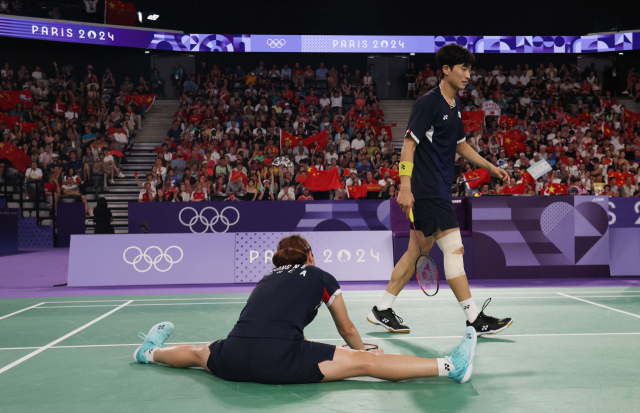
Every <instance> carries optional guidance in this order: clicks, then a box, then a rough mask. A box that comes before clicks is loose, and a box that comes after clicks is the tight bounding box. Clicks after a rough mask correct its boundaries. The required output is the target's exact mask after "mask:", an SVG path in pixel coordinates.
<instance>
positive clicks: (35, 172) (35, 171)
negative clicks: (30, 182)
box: [25, 162, 42, 179]
mask: <svg viewBox="0 0 640 413" xmlns="http://www.w3.org/2000/svg"><path fill="white" fill-rule="evenodd" d="M25 176H26V177H27V179H42V169H40V168H38V163H37V162H31V167H30V168H27V172H25Z"/></svg>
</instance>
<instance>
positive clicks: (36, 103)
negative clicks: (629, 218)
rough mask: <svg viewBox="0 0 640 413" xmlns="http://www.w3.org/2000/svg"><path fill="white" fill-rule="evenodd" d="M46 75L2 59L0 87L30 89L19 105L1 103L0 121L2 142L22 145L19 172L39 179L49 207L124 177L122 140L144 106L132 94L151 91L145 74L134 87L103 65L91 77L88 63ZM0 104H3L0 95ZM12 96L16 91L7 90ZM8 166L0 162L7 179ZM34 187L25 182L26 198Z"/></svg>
mask: <svg viewBox="0 0 640 413" xmlns="http://www.w3.org/2000/svg"><path fill="white" fill-rule="evenodd" d="M53 68H54V69H55V72H53V73H49V74H47V73H46V72H45V71H44V70H43V69H42V68H41V67H40V66H35V67H32V68H27V67H25V66H21V67H19V68H15V69H14V67H12V65H11V64H10V63H5V64H4V67H3V69H2V70H1V71H0V76H1V81H2V86H1V89H2V92H14V91H21V92H25V91H29V92H31V95H30V96H29V95H24V94H23V95H22V96H24V98H22V97H21V99H22V100H21V102H22V103H17V104H15V103H12V104H11V105H10V106H12V107H13V109H9V110H5V108H4V107H3V108H2V109H3V113H2V119H0V133H2V139H1V141H2V142H3V143H4V144H13V145H15V146H17V147H18V148H20V149H22V150H23V151H24V152H25V153H26V154H27V155H28V156H29V157H31V160H32V164H31V166H30V167H29V168H28V169H27V170H26V172H25V174H24V178H25V179H26V183H29V182H37V181H40V182H44V185H43V188H44V192H45V194H46V197H47V200H48V201H49V203H50V205H51V206H52V207H54V208H55V205H56V203H57V202H58V201H59V200H60V199H63V198H65V199H66V200H68V198H73V199H77V200H78V201H82V202H84V203H85V213H86V215H87V216H89V215H90V212H91V211H90V209H89V207H88V203H87V200H86V197H85V195H86V193H87V191H89V190H91V191H94V190H95V191H96V192H97V191H100V190H102V188H106V187H108V185H109V184H114V183H115V181H114V178H116V177H120V178H123V177H124V174H122V172H121V171H120V169H119V165H120V163H121V161H122V158H123V155H124V152H126V148H127V145H128V143H129V140H130V139H131V138H132V137H133V136H134V135H135V133H136V130H137V129H139V128H140V127H141V126H142V125H141V121H142V118H144V114H145V111H146V106H145V105H142V106H140V105H139V104H138V103H137V102H136V100H135V99H131V96H129V95H132V94H145V93H147V92H148V91H149V90H150V89H149V86H148V84H147V83H146V82H145V81H144V80H142V79H141V80H140V82H139V83H138V84H136V85H134V84H133V82H132V81H131V80H130V79H129V77H128V76H126V75H123V76H122V77H120V78H118V76H116V75H115V74H114V73H112V72H111V71H110V70H109V69H106V70H105V71H104V73H102V74H101V75H100V77H98V76H97V75H96V74H95V73H94V71H93V67H92V66H91V65H89V66H87V67H86V69H83V70H82V71H76V70H74V69H73V68H71V67H69V66H67V67H64V68H59V67H58V66H57V65H56V64H55V63H54V66H53ZM2 92H0V95H1V96H0V102H2V104H4V105H5V106H6V105H8V104H9V103H10V102H9V103H8V102H7V101H6V100H4V99H5V95H8V94H5V93H2ZM14 96H15V95H14ZM8 166H9V165H8V164H7V163H6V162H0V178H3V179H4V178H6V177H7V171H8ZM34 187H35V186H34V185H26V189H27V195H28V196H29V197H30V198H33V197H34V195H35V193H34V191H33V189H31V191H29V188H34Z"/></svg>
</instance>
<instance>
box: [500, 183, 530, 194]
mask: <svg viewBox="0 0 640 413" xmlns="http://www.w3.org/2000/svg"><path fill="white" fill-rule="evenodd" d="M525 192H527V184H526V182H523V183H521V184H519V185H516V186H505V187H504V188H502V191H500V193H501V194H514V195H518V194H520V195H522V194H524V193H525Z"/></svg>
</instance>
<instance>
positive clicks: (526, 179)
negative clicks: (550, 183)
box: [522, 172, 536, 188]
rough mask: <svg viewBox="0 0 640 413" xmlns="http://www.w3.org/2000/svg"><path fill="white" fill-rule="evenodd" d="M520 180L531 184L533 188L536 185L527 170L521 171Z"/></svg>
mask: <svg viewBox="0 0 640 413" xmlns="http://www.w3.org/2000/svg"><path fill="white" fill-rule="evenodd" d="M522 182H525V183H527V184H529V185H533V187H534V188H535V186H536V180H535V179H533V176H531V174H530V173H529V172H523V173H522Z"/></svg>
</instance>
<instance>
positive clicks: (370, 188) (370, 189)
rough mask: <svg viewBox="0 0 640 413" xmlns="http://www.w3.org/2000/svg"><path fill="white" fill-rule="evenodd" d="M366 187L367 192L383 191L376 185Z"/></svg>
mask: <svg viewBox="0 0 640 413" xmlns="http://www.w3.org/2000/svg"><path fill="white" fill-rule="evenodd" d="M365 187H366V188H367V192H368V191H373V192H379V191H380V190H381V189H382V187H381V186H380V185H376V184H367V185H365Z"/></svg>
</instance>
